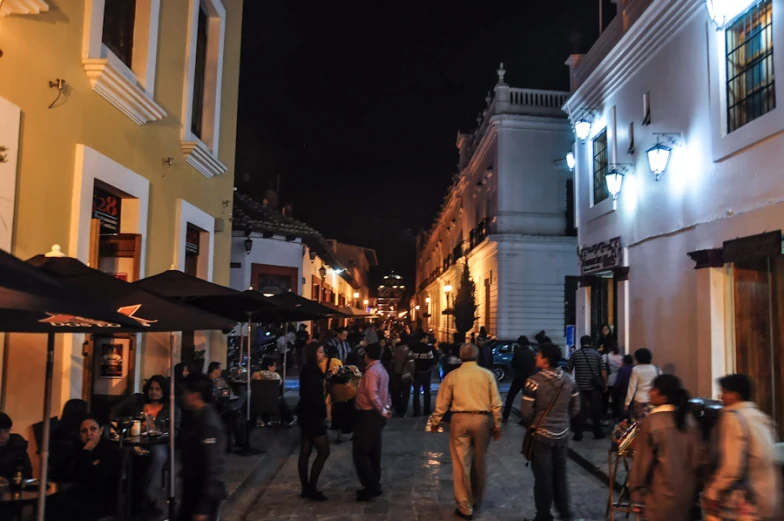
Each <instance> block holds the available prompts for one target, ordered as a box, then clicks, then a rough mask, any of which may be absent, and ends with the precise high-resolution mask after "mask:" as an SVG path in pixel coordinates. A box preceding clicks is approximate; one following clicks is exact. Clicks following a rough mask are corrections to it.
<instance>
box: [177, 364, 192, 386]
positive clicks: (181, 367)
mask: <svg viewBox="0 0 784 521" xmlns="http://www.w3.org/2000/svg"><path fill="white" fill-rule="evenodd" d="M186 367H188V366H187V365H185V364H177V365H175V366H174V381H175V382H178V383H179V382H182V379H183V378H185V376H183V373H184V372H185V368H186ZM189 372H190V371H189Z"/></svg>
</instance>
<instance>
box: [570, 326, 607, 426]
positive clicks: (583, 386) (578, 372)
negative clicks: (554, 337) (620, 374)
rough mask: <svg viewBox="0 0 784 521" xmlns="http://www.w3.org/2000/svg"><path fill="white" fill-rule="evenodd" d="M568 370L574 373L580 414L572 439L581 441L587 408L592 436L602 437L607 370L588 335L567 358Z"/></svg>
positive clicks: (575, 423) (575, 421) (576, 419)
mask: <svg viewBox="0 0 784 521" xmlns="http://www.w3.org/2000/svg"><path fill="white" fill-rule="evenodd" d="M568 370H569V372H570V373H572V374H573V375H574V379H575V381H576V382H577V388H578V389H579V390H580V414H579V416H578V417H577V418H575V420H574V424H573V430H574V441H582V439H583V429H584V427H585V420H586V416H587V415H588V409H589V408H590V411H591V422H592V423H593V437H594V439H597V440H600V439H602V438H604V432H603V431H602V392H604V390H605V388H606V387H607V371H606V370H605V368H604V367H603V364H602V355H600V354H599V351H597V350H596V349H595V348H594V347H593V340H592V339H591V337H589V336H588V335H585V336H583V337H582V338H581V339H580V349H578V350H576V351H575V352H574V353H572V356H571V357H570V358H569V365H568Z"/></svg>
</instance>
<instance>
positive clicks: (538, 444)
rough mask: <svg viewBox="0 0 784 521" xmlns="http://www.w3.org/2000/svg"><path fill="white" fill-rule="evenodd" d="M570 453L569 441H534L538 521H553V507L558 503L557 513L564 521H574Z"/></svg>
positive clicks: (533, 468) (532, 462) (533, 466)
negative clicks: (568, 478) (569, 475)
mask: <svg viewBox="0 0 784 521" xmlns="http://www.w3.org/2000/svg"><path fill="white" fill-rule="evenodd" d="M568 452H569V442H568V441H567V439H565V438H564V439H561V440H551V439H548V438H542V437H537V438H536V439H535V440H534V447H533V457H532V458H531V468H532V470H533V472H534V502H535V503H536V517H535V518H534V521H552V519H553V516H552V514H550V507H551V506H552V504H553V501H555V509H556V510H557V511H558V514H559V515H560V516H561V519H562V520H567V521H568V520H571V519H572V510H571V508H570V506H569V488H568V487H569V485H568V483H567V480H566V457H567V454H568Z"/></svg>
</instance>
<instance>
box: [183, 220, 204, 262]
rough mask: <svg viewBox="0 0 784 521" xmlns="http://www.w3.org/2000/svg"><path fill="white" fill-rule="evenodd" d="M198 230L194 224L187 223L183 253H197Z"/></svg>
mask: <svg viewBox="0 0 784 521" xmlns="http://www.w3.org/2000/svg"><path fill="white" fill-rule="evenodd" d="M200 232H201V231H200V230H199V229H198V228H196V227H195V226H192V225H190V224H188V228H187V229H186V231H185V253H186V254H189V255H198V254H199V237H200Z"/></svg>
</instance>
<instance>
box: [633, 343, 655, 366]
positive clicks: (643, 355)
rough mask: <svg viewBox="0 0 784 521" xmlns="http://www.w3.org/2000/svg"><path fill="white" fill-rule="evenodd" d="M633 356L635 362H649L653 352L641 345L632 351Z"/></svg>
mask: <svg viewBox="0 0 784 521" xmlns="http://www.w3.org/2000/svg"><path fill="white" fill-rule="evenodd" d="M634 358H635V359H636V360H637V363H640V364H650V363H651V361H652V360H653V353H651V350H650V349H648V348H647V347H643V348H641V349H638V350H637V351H635V352H634Z"/></svg>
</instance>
